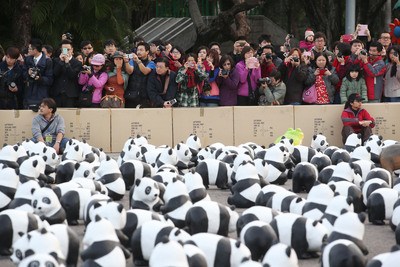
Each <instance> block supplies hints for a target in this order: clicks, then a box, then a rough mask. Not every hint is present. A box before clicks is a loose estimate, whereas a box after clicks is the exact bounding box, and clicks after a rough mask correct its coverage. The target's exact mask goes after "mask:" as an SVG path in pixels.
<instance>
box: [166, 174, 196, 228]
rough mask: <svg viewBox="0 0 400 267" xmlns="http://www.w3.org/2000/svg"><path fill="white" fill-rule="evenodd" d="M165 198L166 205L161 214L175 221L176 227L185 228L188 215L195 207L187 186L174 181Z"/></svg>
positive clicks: (168, 186)
mask: <svg viewBox="0 0 400 267" xmlns="http://www.w3.org/2000/svg"><path fill="white" fill-rule="evenodd" d="M163 198H164V202H165V204H164V205H162V206H161V207H160V211H161V213H162V214H164V216H165V218H167V219H170V220H171V221H173V223H174V224H175V226H176V227H179V228H183V227H185V225H186V222H185V218H186V214H187V212H188V210H189V209H190V208H191V207H192V205H193V204H192V202H191V201H190V197H189V193H188V192H187V189H186V186H185V184H184V183H183V182H182V181H179V180H177V179H174V180H173V181H172V183H169V184H168V185H167V187H166V188H165V193H164V196H163Z"/></svg>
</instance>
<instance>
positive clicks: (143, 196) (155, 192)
mask: <svg viewBox="0 0 400 267" xmlns="http://www.w3.org/2000/svg"><path fill="white" fill-rule="evenodd" d="M129 200H130V204H129V205H130V207H131V208H132V209H144V210H150V211H156V212H158V211H160V207H161V205H162V204H163V202H162V200H161V199H160V188H159V184H158V182H156V181H154V180H153V179H151V178H148V177H143V178H141V179H140V178H138V179H136V181H135V186H134V187H132V188H131V190H130V192H129Z"/></svg>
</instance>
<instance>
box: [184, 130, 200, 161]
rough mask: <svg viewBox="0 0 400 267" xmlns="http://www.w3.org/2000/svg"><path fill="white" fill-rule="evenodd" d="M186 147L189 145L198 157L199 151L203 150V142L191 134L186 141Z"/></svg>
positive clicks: (193, 153)
mask: <svg viewBox="0 0 400 267" xmlns="http://www.w3.org/2000/svg"><path fill="white" fill-rule="evenodd" d="M185 143H186V145H188V147H189V149H190V151H191V152H192V155H193V156H196V155H197V153H198V152H199V150H200V149H201V141H200V138H199V137H198V136H197V135H195V134H190V135H189V137H188V138H187V139H186V142H185Z"/></svg>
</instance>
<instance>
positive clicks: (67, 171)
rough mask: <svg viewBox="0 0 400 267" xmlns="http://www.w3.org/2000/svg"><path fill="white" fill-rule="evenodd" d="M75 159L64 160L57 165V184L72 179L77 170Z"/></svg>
mask: <svg viewBox="0 0 400 267" xmlns="http://www.w3.org/2000/svg"><path fill="white" fill-rule="evenodd" d="M76 163H77V162H76V161H75V160H63V161H61V162H60V164H59V165H58V167H57V171H56V184H61V183H65V182H68V181H70V180H71V179H72V176H73V175H74V172H75V164H76Z"/></svg>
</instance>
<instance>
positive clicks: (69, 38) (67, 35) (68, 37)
mask: <svg viewBox="0 0 400 267" xmlns="http://www.w3.org/2000/svg"><path fill="white" fill-rule="evenodd" d="M64 34H65V38H67V39H68V40H70V41H72V39H73V36H72V34H71V33H70V32H66V33H64Z"/></svg>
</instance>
